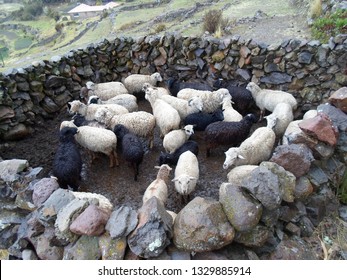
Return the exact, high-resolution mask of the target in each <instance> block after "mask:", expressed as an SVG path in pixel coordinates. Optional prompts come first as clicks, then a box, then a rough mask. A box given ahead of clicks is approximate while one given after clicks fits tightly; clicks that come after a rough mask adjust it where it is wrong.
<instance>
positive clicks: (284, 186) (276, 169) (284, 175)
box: [260, 161, 296, 202]
mask: <svg viewBox="0 0 347 280" xmlns="http://www.w3.org/2000/svg"><path fill="white" fill-rule="evenodd" d="M260 166H264V167H265V168H267V169H269V170H270V171H271V172H272V173H273V174H275V175H277V177H278V180H279V184H280V185H279V186H280V191H281V197H282V199H283V200H284V201H286V202H293V201H294V190H295V184H296V178H295V176H294V175H293V174H292V173H290V172H289V171H286V170H285V169H284V168H283V167H282V166H280V165H278V164H277V163H275V162H269V161H264V162H262V163H261V164H260Z"/></svg>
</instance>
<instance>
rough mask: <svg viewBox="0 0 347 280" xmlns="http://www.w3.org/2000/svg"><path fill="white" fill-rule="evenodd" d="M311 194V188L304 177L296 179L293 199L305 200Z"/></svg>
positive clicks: (308, 181)
mask: <svg viewBox="0 0 347 280" xmlns="http://www.w3.org/2000/svg"><path fill="white" fill-rule="evenodd" d="M312 192H313V186H312V184H311V182H310V180H309V179H308V178H307V177H306V176H302V177H300V178H298V180H297V181H296V184H295V189H294V197H295V199H297V200H305V199H306V198H307V197H308V196H310V195H311V194H312Z"/></svg>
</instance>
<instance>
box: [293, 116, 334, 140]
mask: <svg viewBox="0 0 347 280" xmlns="http://www.w3.org/2000/svg"><path fill="white" fill-rule="evenodd" d="M299 127H300V129H302V131H304V132H305V133H306V134H308V135H309V136H312V137H314V138H316V139H318V140H319V141H322V142H324V143H327V144H329V145H330V146H335V145H336V143H337V140H338V131H337V129H336V128H335V127H334V126H333V123H332V121H331V120H330V119H329V117H328V116H327V115H325V114H323V113H318V115H317V116H316V117H314V118H311V119H306V120H303V121H302V122H300V123H299Z"/></svg>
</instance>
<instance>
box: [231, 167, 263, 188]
mask: <svg viewBox="0 0 347 280" xmlns="http://www.w3.org/2000/svg"><path fill="white" fill-rule="evenodd" d="M257 167H258V165H241V166H236V167H234V168H233V169H231V170H230V171H229V173H228V175H227V176H228V182H229V183H232V184H233V185H235V186H241V184H242V181H243V180H247V179H248V178H249V176H250V174H251V171H253V170H254V169H255V168H257Z"/></svg>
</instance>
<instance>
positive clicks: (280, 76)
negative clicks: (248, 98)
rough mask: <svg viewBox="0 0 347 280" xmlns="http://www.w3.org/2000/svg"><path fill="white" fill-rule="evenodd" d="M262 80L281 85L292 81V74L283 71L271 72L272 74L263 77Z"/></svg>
mask: <svg viewBox="0 0 347 280" xmlns="http://www.w3.org/2000/svg"><path fill="white" fill-rule="evenodd" d="M260 81H261V82H262V83H266V84H273V85H280V84H284V83H290V82H291V81H292V76H290V75H288V74H286V73H281V72H271V73H270V75H267V76H264V77H261V78H260Z"/></svg>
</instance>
